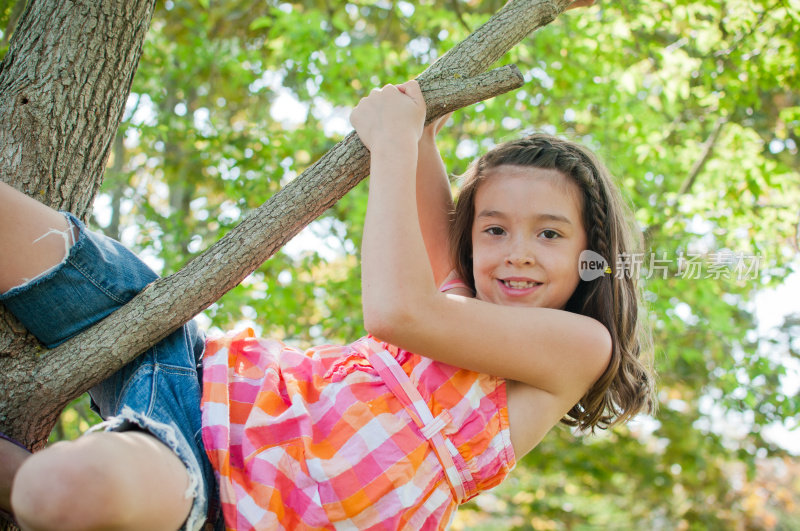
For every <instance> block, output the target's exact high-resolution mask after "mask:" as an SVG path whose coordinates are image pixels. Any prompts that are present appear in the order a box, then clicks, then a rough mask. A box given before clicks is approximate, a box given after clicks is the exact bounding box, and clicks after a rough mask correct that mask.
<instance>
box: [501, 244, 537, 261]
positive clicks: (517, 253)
mask: <svg viewBox="0 0 800 531" xmlns="http://www.w3.org/2000/svg"><path fill="white" fill-rule="evenodd" d="M506 262H507V263H508V264H509V265H516V266H532V265H533V264H535V263H536V259H535V257H534V253H533V251H532V249H530V247H529V246H527V245H523V244H517V245H514V246H512V247H511V249H509V252H508V255H507V256H506Z"/></svg>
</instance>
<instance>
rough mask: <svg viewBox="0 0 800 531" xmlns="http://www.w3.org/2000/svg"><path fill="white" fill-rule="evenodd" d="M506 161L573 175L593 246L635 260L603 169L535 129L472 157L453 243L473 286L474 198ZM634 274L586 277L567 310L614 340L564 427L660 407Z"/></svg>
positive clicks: (622, 212)
mask: <svg viewBox="0 0 800 531" xmlns="http://www.w3.org/2000/svg"><path fill="white" fill-rule="evenodd" d="M503 165H513V166H529V167H534V168H541V169H550V170H557V171H559V172H561V173H562V174H563V175H564V176H566V177H567V178H568V179H571V180H572V181H573V182H575V184H576V185H577V186H578V188H579V189H580V191H581V200H582V203H583V206H582V220H583V225H584V228H585V229H586V237H587V242H588V247H589V250H592V251H594V252H596V253H598V254H599V255H601V256H602V257H604V258H605V259H606V260H607V261H608V263H609V266H610V267H611V268H612V269H614V268H615V266H617V264H616V261H617V259H618V258H620V259H623V260H624V259H625V258H626V257H627V258H630V257H631V255H632V253H633V251H634V241H635V239H634V233H635V232H634V230H633V228H632V225H631V223H630V222H629V220H630V219H632V218H631V216H630V213H629V209H628V208H627V207H626V206H625V203H624V202H623V201H622V198H621V197H620V194H619V191H618V190H617V187H616V186H615V185H614V183H613V180H612V178H611V175H610V173H609V171H608V170H607V169H606V167H605V166H604V165H603V164H602V163H601V162H600V161H599V160H598V158H597V157H596V156H595V155H594V154H593V153H592V152H591V151H589V150H588V149H587V148H585V147H583V146H581V145H579V144H576V143H575V142H570V141H568V140H563V139H560V138H558V137H554V136H550V135H544V134H536V135H532V136H528V137H525V138H522V139H519V140H515V141H511V142H507V143H505V144H501V145H499V146H497V147H496V148H494V149H492V150H491V151H489V152H488V153H486V154H485V155H483V156H482V157H480V158H479V159H478V160H477V161H475V162H474V163H473V164H472V166H471V167H470V168H469V170H468V171H467V173H466V174H465V175H464V181H463V184H462V186H461V190H460V192H459V195H458V200H457V202H456V208H455V213H454V217H453V223H452V226H451V245H450V247H451V252H452V256H453V263H454V264H455V268H456V271H457V273H458V274H459V276H460V277H461V278H462V279H463V281H464V282H466V283H467V284H468V285H469V286H470V287H471V288H472V289H473V290H474V289H475V279H474V276H473V272H472V224H473V221H474V217H475V196H476V194H477V191H478V189H479V188H480V186H481V184H482V183H483V182H484V181H485V180H486V179H487V178H489V174H490V170H491V169H493V168H496V167H498V166H503ZM637 248H638V245H637ZM575 267H578V264H575ZM631 273H632V271H627V270H626V271H612V273H606V274H604V275H603V276H602V277H600V278H597V279H594V280H590V281H584V280H581V281H580V282H579V284H578V287H577V288H576V289H575V292H574V293H573V294H572V297H571V298H570V299H569V301H568V302H567V305H566V307H565V308H564V309H565V310H566V311H570V312H573V313H579V314H582V315H586V316H588V317H592V318H594V319H596V320H598V321H600V322H601V323H603V325H605V327H606V328H607V329H608V331H609V333H610V334H611V338H612V341H613V347H612V353H611V361H610V362H609V364H608V367H607V368H606V371H605V372H604V373H603V375H602V376H601V377H600V378H599V379H598V380H597V381H596V382H595V383H594V385H593V386H592V387H591V388H590V389H589V391H588V392H587V393H586V394H585V395H584V396H583V397H582V398H581V399H580V401H579V402H578V403H577V404H575V406H573V408H572V409H570V411H569V412H568V413H567V415H566V416H565V417H564V418H563V419H562V422H564V423H565V424H568V425H570V426H578V427H579V428H581V429H594V428H595V427H599V428H603V429H604V428H607V427H609V426H610V425H612V424H616V423H619V422H623V421H625V420H629V419H630V418H631V417H633V416H634V415H636V414H637V413H639V412H652V411H653V410H654V408H655V401H654V399H653V395H654V385H653V384H654V382H653V380H654V374H653V370H652V366H651V351H650V348H649V341H648V338H649V335H648V334H647V333H645V328H644V327H643V326H642V324H641V322H640V319H639V296H638V290H637V279H636V278H635V276H634V275H633V274H631Z"/></svg>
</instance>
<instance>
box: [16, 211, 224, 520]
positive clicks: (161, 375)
mask: <svg viewBox="0 0 800 531" xmlns="http://www.w3.org/2000/svg"><path fill="white" fill-rule="evenodd" d="M66 216H67V218H68V219H69V220H70V221H71V222H72V224H73V225H74V226H75V227H77V228H78V229H79V236H78V238H77V241H76V242H75V243H74V245H73V246H72V247H71V249H70V251H69V254H68V256H67V257H66V259H65V260H64V261H63V262H62V263H61V264H59V265H57V266H55V267H54V268H53V269H51V270H50V271H48V272H46V273H44V274H43V275H40V276H39V277H38V278H36V279H33V280H31V281H29V282H27V283H26V284H23V285H22V286H19V287H15V288H13V289H11V290H9V291H8V292H7V293H4V294H0V302H1V303H2V304H4V305H5V306H6V308H8V310H9V311H10V312H11V313H13V314H14V315H15V316H16V317H17V319H19V320H20V322H22V324H23V325H25V327H26V328H27V329H28V331H30V332H31V333H32V334H33V335H34V336H36V337H37V338H38V339H39V341H41V342H42V343H43V344H44V345H45V346H46V347H48V348H53V347H55V346H56V345H58V344H60V343H62V342H64V341H66V340H67V339H69V338H70V337H72V336H74V335H76V334H79V333H80V332H81V331H83V330H85V329H86V328H88V327H90V326H92V325H93V324H95V323H97V322H98V321H100V320H101V319H103V318H104V317H106V316H107V315H109V314H110V313H112V312H113V311H115V310H116V309H118V308H120V307H121V306H122V305H124V304H125V303H126V302H128V301H129V300H130V299H132V298H133V297H134V296H135V295H136V294H137V293H138V292H139V291H141V290H142V289H143V288H144V287H145V286H146V285H147V284H149V283H150V282H152V281H154V280H155V279H156V278H158V276H157V275H156V274H155V273H154V272H153V271H152V270H151V269H150V268H149V267H147V266H146V265H145V264H144V263H143V262H142V261H141V260H139V258H137V257H136V256H135V255H134V254H133V253H131V252H130V251H129V250H128V249H126V248H125V247H124V246H123V245H122V244H120V243H119V242H117V241H115V240H112V239H111V238H108V237H106V236H103V235H102V234H96V233H92V232H90V231H88V230H87V229H86V227H85V226H84V225H83V223H81V222H80V221H79V220H77V219H76V218H75V217H73V216H72V215H70V214H66ZM51 237H58V236H51ZM204 347H205V338H204V336H203V334H202V332H200V331H199V330H198V328H197V325H196V324H195V323H194V322H189V323H188V324H186V325H184V326H183V327H182V328H180V329H178V330H176V331H175V332H173V333H172V334H170V335H169V336H167V337H166V338H165V339H163V340H162V341H161V342H159V343H158V344H157V345H156V346H154V347H153V348H151V349H150V350H148V351H147V352H145V353H143V354H141V355H140V356H138V357H137V358H136V359H134V360H133V361H132V362H130V363H129V364H128V365H126V366H125V367H123V368H122V369H120V370H119V371H118V372H116V373H115V374H113V375H112V376H111V377H109V378H108V379H107V380H105V381H103V382H101V383H100V384H98V385H97V386H95V387H93V388H92V389H91V390H89V395H90V396H91V398H92V404H93V408H94V409H95V410H96V411H97V412H98V413H99V414H100V416H101V417H102V418H103V419H104V420H105V421H104V422H103V423H102V424H100V425H98V426H96V427H95V428H93V430H96V429H105V430H107V431H125V430H144V431H146V432H149V433H150V434H152V435H153V436H155V437H156V438H158V439H159V440H160V441H162V442H163V443H164V444H166V445H167V446H169V447H170V448H171V449H172V450H173V451H174V452H175V453H176V454H177V455H178V457H179V458H180V459H181V460H182V461H183V462H184V464H185V465H186V468H187V469H188V471H189V477H190V485H189V487H188V489H187V492H186V496H187V497H192V498H193V500H194V501H193V503H192V509H191V511H190V514H189V517H188V519H187V520H186V522H185V523H184V527H183V529H188V530H195V529H200V528H201V527H202V526H203V524H204V522H206V519H207V518H208V519H209V523H210V524H211V526H212V527H213V528H219V527H220V526H221V525H222V518H221V517H220V516H216V515H219V514H220V511H218V510H217V507H218V495H217V487H216V481H215V479H214V471H213V469H212V467H211V463H210V462H209V460H208V457H207V456H206V453H205V449H204V447H203V441H202V439H201V417H200V396H201V390H202V376H201V372H200V370H198V368H199V367H200V363H201V357H202V355H203V350H204Z"/></svg>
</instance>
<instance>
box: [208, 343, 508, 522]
mask: <svg viewBox="0 0 800 531" xmlns="http://www.w3.org/2000/svg"><path fill="white" fill-rule="evenodd" d="M202 409H203V442H204V444H205V447H206V452H207V453H208V456H209V459H210V460H211V463H212V465H213V466H214V469H215V471H216V473H217V477H218V480H219V484H220V497H221V502H222V509H223V513H224V515H225V523H226V526H227V528H228V529H238V530H251V529H256V530H262V529H408V530H413V531H417V530H423V529H444V528H446V527H447V525H448V524H449V522H450V520H451V518H452V516H453V514H454V513H455V508H456V506H457V505H458V503H459V502H464V501H466V500H468V499H470V498H472V497H474V496H476V495H477V494H479V493H480V492H482V491H484V490H486V489H489V488H491V487H494V486H495V485H497V484H499V483H500V482H501V481H502V480H503V479H504V478H505V477H506V475H507V474H508V472H509V471H510V470H511V468H513V466H514V452H513V449H512V447H511V440H510V437H509V428H508V410H507V399H506V386H505V382H504V380H502V379H500V378H496V377H492V376H487V375H484V374H478V373H475V372H471V371H467V370H463V369H459V368H456V367H452V366H450V365H446V364H443V363H439V362H436V361H433V360H430V359H428V358H424V357H422V356H418V355H415V354H412V353H410V352H406V351H404V350H400V349H397V348H396V347H393V346H391V345H388V344H386V343H379V342H378V341H376V340H374V339H372V338H369V337H364V338H361V339H359V340H358V341H356V342H354V343H351V344H350V345H345V346H332V345H324V346H319V347H315V348H312V349H310V350H308V351H306V352H302V351H300V350H297V349H294V348H292V347H289V346H287V345H285V344H283V343H281V342H279V341H276V340H267V339H257V338H255V337H254V334H253V332H252V330H248V331H246V332H244V333H242V334H239V335H238V336H234V337H225V338H221V339H216V340H211V341H209V343H208V345H207V352H206V355H205V359H204V366H203V400H202Z"/></svg>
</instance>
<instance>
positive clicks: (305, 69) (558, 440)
mask: <svg viewBox="0 0 800 531" xmlns="http://www.w3.org/2000/svg"><path fill="white" fill-rule="evenodd" d="M22 3H23V2H22V0H18V1H13V0H11V1H4V2H0V27H1V28H6V29H5V31H3V32H2V41H0V47H2V48H0V53H4V52H5V49H6V47H7V43H8V38H9V36H10V34H11V32H12V30H13V26H14V23H15V21H16V17H17V16H18V14H19V8H20V4H22ZM502 4H503V2H501V1H499V0H490V1H484V2H478V1H473V0H426V1H423V2H415V3H412V2H405V1H390V0H383V1H379V2H373V1H367V0H364V1H354V2H345V1H339V0H326V1H324V2H323V1H308V2H276V1H273V0H266V1H265V0H257V1H256V0H216V1H214V2H210V1H209V0H193V1H190V0H171V1H170V0H166V1H164V2H159V3H158V6H157V11H156V14H155V16H154V19H153V24H152V27H151V30H150V32H149V34H148V39H147V42H146V43H145V49H144V53H143V57H142V62H141V64H140V67H139V70H138V73H137V76H136V78H135V81H134V86H133V89H132V94H131V96H130V98H129V101H128V109H127V112H126V117H125V120H124V122H123V124H122V126H121V127H120V129H119V133H118V136H117V141H116V143H115V148H114V152H113V155H112V157H111V160H110V161H109V169H108V172H107V174H106V179H105V184H104V188H103V191H102V192H101V194H100V196H99V197H98V200H97V202H96V204H95V213H94V216H93V219H92V221H93V224H94V227H95V228H96V229H99V230H102V231H104V232H106V233H107V234H109V235H111V236H113V237H116V238H119V239H121V240H122V241H123V242H124V243H126V244H128V245H129V246H130V247H132V248H133V249H134V250H135V251H137V252H138V253H139V254H140V255H141V256H143V257H145V259H146V260H147V261H148V262H149V263H150V264H151V265H152V266H153V267H155V268H156V269H157V270H159V271H160V272H162V273H163V274H168V273H171V272H174V271H176V270H177V269H179V268H180V267H181V266H182V265H183V264H185V263H186V262H187V261H188V260H190V259H191V258H192V257H193V256H194V255H195V254H197V253H199V252H200V251H202V250H203V249H204V248H206V247H207V246H208V245H209V244H210V243H212V242H213V241H215V240H217V239H218V238H219V237H221V236H222V235H223V234H224V233H225V232H226V231H227V230H229V229H230V228H231V227H233V226H234V225H235V224H237V223H238V222H239V221H240V220H241V218H242V216H244V215H246V214H247V212H248V210H250V209H252V208H254V207H256V206H257V205H259V204H261V203H262V202H263V201H264V200H266V199H267V198H268V197H269V196H270V195H271V194H273V193H274V192H275V191H276V190H277V189H278V188H279V187H280V186H281V184H284V183H286V182H288V181H289V180H291V179H292V178H293V177H295V176H296V175H298V174H299V173H300V172H302V170H303V169H304V168H305V167H306V166H308V165H309V164H310V163H312V162H313V161H314V160H316V159H317V158H318V157H320V156H321V155H322V154H323V153H324V152H325V151H327V150H328V149H329V148H330V147H331V146H332V145H333V144H334V143H335V142H337V141H338V140H340V139H341V138H342V136H343V135H344V133H346V132H347V131H348V130H349V125H348V123H347V115H348V113H349V109H350V108H351V106H352V105H353V104H354V103H355V102H357V101H358V99H359V98H360V97H362V96H364V95H365V94H366V93H368V91H369V90H370V89H371V88H373V87H376V86H380V85H382V84H385V83H390V82H401V81H404V80H406V79H409V78H412V77H414V75H415V74H417V73H419V72H421V71H422V70H423V69H424V68H425V67H426V66H427V65H428V64H430V63H431V62H432V61H434V60H435V59H436V58H437V57H438V56H440V55H442V54H443V53H444V52H445V51H447V50H448V49H450V48H451V47H452V46H453V45H454V44H456V43H457V42H459V41H460V40H462V39H463V38H464V37H465V36H466V35H467V34H468V33H470V32H471V31H472V30H474V29H475V28H477V27H478V26H479V25H480V24H482V23H483V22H484V21H485V20H486V19H487V18H488V17H489V15H490V14H492V13H494V12H495V11H496V10H498V9H499V8H500V7H501V6H502ZM798 13H800V1H798V0H777V1H771V0H770V1H768V0H754V1H745V0H728V1H725V2H721V1H709V2H687V1H682V0H668V1H653V2H624V3H611V2H604V3H602V4H600V5H598V6H594V7H592V8H589V9H581V10H576V11H571V12H569V13H567V14H565V15H562V16H561V17H560V18H559V19H558V20H556V21H555V22H554V23H552V24H550V25H549V26H547V27H546V28H544V29H543V30H541V31H539V32H538V33H536V34H535V35H534V36H533V37H532V38H529V39H527V40H525V41H524V42H523V43H522V44H520V45H519V46H517V47H516V48H515V49H514V50H513V51H512V53H510V54H509V55H508V56H507V57H506V58H505V59H504V61H506V62H513V63H516V64H517V65H518V66H519V67H520V69H521V70H522V72H523V73H524V75H525V78H526V80H527V84H526V85H525V86H524V87H523V88H522V89H520V90H518V91H515V92H513V93H511V94H508V95H505V96H503V97H498V98H496V99H494V100H492V101H489V102H486V103H482V104H479V105H476V106H474V107H472V108H469V109H466V110H464V111H461V112H459V113H457V114H456V115H454V117H453V118H452V119H451V121H450V123H449V125H448V126H447V128H446V129H445V131H444V132H443V133H442V135H441V141H440V146H441V149H442V153H443V156H444V159H445V161H446V163H447V166H448V168H449V171H450V172H451V173H452V174H453V175H458V174H460V173H462V172H463V171H464V170H465V169H466V167H467V165H468V164H469V162H470V161H471V160H472V159H473V158H474V157H475V156H476V155H477V154H479V153H481V152H483V151H485V150H486V149H488V148H490V147H491V146H493V145H494V144H495V143H497V142H500V141H502V140H506V139H510V138H515V137H517V136H519V135H520V134H522V133H524V132H531V131H536V130H541V131H547V132H552V133H556V134H559V135H564V136H566V137H569V138H572V139H575V140H578V141H581V142H583V143H585V144H587V145H589V146H590V147H592V148H593V149H594V150H596V151H597V152H598V153H599V154H600V155H601V157H602V158H603V159H604V160H605V161H606V162H607V164H608V165H609V167H610V168H611V170H612V172H613V173H614V174H615V175H616V176H618V180H619V183H620V185H621V187H622V188H623V190H624V193H625V195H626V197H627V198H628V199H629V201H630V204H631V207H632V209H633V211H634V213H635V217H636V221H637V222H638V224H639V226H640V227H641V229H642V231H643V233H644V236H645V246H644V249H643V252H642V253H641V254H638V255H634V256H630V257H627V258H628V259H629V260H628V262H627V264H628V266H627V267H625V268H621V269H623V270H626V271H628V272H630V274H636V275H639V276H640V278H642V282H643V292H644V298H645V300H646V303H647V313H648V317H649V321H650V323H651V325H652V327H653V340H654V350H655V360H656V368H657V370H658V373H659V380H658V389H659V401H660V409H659V412H658V414H657V415H656V416H655V417H653V418H650V417H647V418H639V419H637V420H636V421H635V422H633V423H632V424H630V425H628V426H624V427H619V428H615V429H613V430H611V431H609V432H603V433H599V434H597V435H596V436H583V435H581V434H577V433H575V432H573V431H571V430H569V429H566V428H564V427H558V428H556V429H554V430H553V432H552V433H551V434H550V435H549V436H548V437H547V438H546V440H545V441H544V442H543V443H541V444H540V445H539V447H538V448H537V449H536V450H535V451H534V452H532V453H531V454H530V455H528V456H527V457H525V458H524V459H523V460H521V462H520V463H519V464H518V466H517V469H516V471H515V472H514V473H513V474H512V477H511V478H510V479H509V480H508V481H507V482H506V483H505V484H504V485H502V486H501V487H499V488H498V489H496V490H495V491H493V492H491V493H488V494H485V495H483V496H481V497H479V498H478V499H476V500H475V501H473V502H470V503H469V504H468V505H467V506H465V507H464V508H462V510H461V511H460V512H459V514H458V516H457V519H456V521H455V522H454V525H453V527H454V529H553V530H556V529H597V528H603V529H787V530H788V529H797V528H800V517H798V516H797V515H798V514H800V460H799V459H798V457H797V454H798V452H800V442H798V441H800V430H798V424H800V406H799V404H798V403H799V401H798V397H797V395H798V387H800V383H798V381H799V380H800V339H798V338H800V314H794V315H788V316H786V317H785V318H782V319H781V320H780V321H779V323H778V326H774V327H765V326H763V324H762V326H759V321H764V319H765V317H764V316H765V314H764V307H765V306H773V305H772V304H764V303H762V304H760V305H758V306H757V305H756V300H757V297H758V296H759V294H760V293H763V292H764V291H765V290H777V291H775V292H776V293H777V300H794V301H795V306H794V307H795V308H798V307H800V303H797V302H796V301H797V298H798V295H800V293H799V292H798V287H797V286H798V283H797V282H794V287H793V288H792V287H791V285H792V284H791V283H789V282H787V278H792V277H791V275H792V273H793V272H794V271H797V270H798V269H800V267H798V266H800V260H798V234H799V233H800V225H799V223H800V220H799V218H800V207H798V205H800V187H798V178H799V177H800V159H799V158H798V144H800V88H799V87H800V72H799V71H798V63H799V62H800V43H799V42H798V39H797V35H798V34H800V14H798ZM453 184H454V186H456V184H457V179H455V178H454V180H453ZM367 186H368V183H362V184H361V185H359V186H358V187H357V188H356V189H355V190H353V191H352V192H351V193H350V194H348V195H347V196H346V197H345V198H344V199H343V200H342V201H340V202H339V203H338V204H337V205H336V206H335V207H334V208H332V209H331V210H330V211H329V212H327V213H326V214H325V215H324V216H323V217H321V218H320V219H319V220H318V221H317V222H315V223H314V224H312V226H311V227H309V228H308V229H306V230H305V231H304V232H303V233H302V234H301V235H300V236H299V237H298V238H296V239H295V241H293V242H291V243H290V244H289V245H288V246H287V247H286V248H284V250H283V251H282V252H281V253H278V254H277V255H276V256H275V257H274V258H272V259H271V260H270V261H269V262H267V263H266V264H265V265H264V266H262V267H261V268H259V269H258V270H257V271H256V272H255V273H253V275H251V276H250V277H249V278H248V279H247V280H246V281H245V282H243V283H242V285H240V286H239V287H237V288H236V289H234V290H233V291H231V292H230V293H229V294H227V295H226V296H225V297H224V298H223V299H221V300H220V301H219V302H218V303H216V304H215V305H213V306H212V307H211V308H209V309H208V310H207V311H206V312H204V313H203V314H202V315H201V316H200V317H199V320H200V321H201V323H202V324H203V325H204V326H205V327H206V328H207V329H209V330H210V331H211V333H216V332H221V331H225V330H230V329H232V328H238V327H242V326H245V325H249V326H253V327H255V328H256V330H257V331H258V332H259V333H261V334H266V335H270V336H276V337H280V338H283V339H285V340H288V341H292V342H295V343H297V344H300V345H307V344H310V343H314V342H320V341H346V340H348V339H353V338H355V337H358V336H359V335H361V334H363V328H362V324H361V322H362V321H361V304H360V295H359V293H360V283H359V270H358V264H359V261H358V250H359V248H360V237H361V229H362V221H363V215H364V211H365V208H366V189H367ZM616 265H620V264H616ZM795 275H796V273H795ZM795 278H796V276H795ZM767 309H769V308H767ZM97 420H98V419H97V418H96V417H95V416H94V415H93V413H91V411H90V410H89V407H88V398H87V397H83V398H81V399H79V400H77V401H75V402H74V403H73V404H72V406H71V407H70V408H69V409H67V410H66V411H65V412H64V414H63V415H62V418H61V420H60V421H59V423H58V425H57V427H56V429H55V430H54V432H53V435H52V437H51V439H52V440H59V439H64V438H74V437H76V436H78V435H79V434H80V433H81V432H83V431H85V430H86V429H87V428H88V427H89V425H91V424H92V423H94V422H96V421H97ZM776 427H777V428H776ZM778 432H785V433H784V435H783V437H782V438H780V439H778V438H776V436H775V435H774V434H775V433H778ZM792 443H793V444H792Z"/></svg>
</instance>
